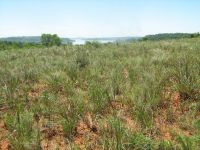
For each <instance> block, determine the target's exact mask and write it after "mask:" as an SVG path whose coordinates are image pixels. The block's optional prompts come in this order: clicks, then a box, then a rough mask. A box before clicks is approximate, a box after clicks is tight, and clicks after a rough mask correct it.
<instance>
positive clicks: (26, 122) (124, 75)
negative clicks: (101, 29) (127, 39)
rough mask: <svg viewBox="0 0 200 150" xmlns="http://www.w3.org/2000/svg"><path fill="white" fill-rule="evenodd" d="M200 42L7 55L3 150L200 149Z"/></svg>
mask: <svg viewBox="0 0 200 150" xmlns="http://www.w3.org/2000/svg"><path fill="white" fill-rule="evenodd" d="M199 48H200V39H198V38H195V39H177V40H167V41H165V40H162V41H137V42H132V43H127V44H120V43H116V44H115V43H110V44H96V45H95V44H94V43H91V44H86V45H81V46H80V45H79V46H73V45H67V46H60V47H49V48H28V49H11V50H4V51H0V149H1V148H2V147H4V148H5V149H6V148H7V149H8V147H10V149H13V150H26V149H42V150H56V149H61V150H62V149H63V150H64V149H69V150H71V149H74V150H77V149H83V150H94V149H95V150H108V149H110V150H175V149H176V150H198V149H200V144H199V143H200V134H199V133H200V77H199V75H200V59H199V58H200V53H199Z"/></svg>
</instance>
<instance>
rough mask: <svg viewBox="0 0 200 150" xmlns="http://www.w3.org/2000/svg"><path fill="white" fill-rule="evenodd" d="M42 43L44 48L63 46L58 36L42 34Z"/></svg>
mask: <svg viewBox="0 0 200 150" xmlns="http://www.w3.org/2000/svg"><path fill="white" fill-rule="evenodd" d="M41 43H42V45H44V46H47V47H50V46H54V45H56V46H60V45H61V39H60V38H59V37H58V36H57V34H53V35H51V34H42V36H41Z"/></svg>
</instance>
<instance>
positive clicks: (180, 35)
mask: <svg viewBox="0 0 200 150" xmlns="http://www.w3.org/2000/svg"><path fill="white" fill-rule="evenodd" d="M197 37H200V33H163V34H155V35H147V36H145V37H143V38H142V41H147V40H150V41H159V40H170V39H182V38H197Z"/></svg>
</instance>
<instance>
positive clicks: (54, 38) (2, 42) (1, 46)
mask: <svg viewBox="0 0 200 150" xmlns="http://www.w3.org/2000/svg"><path fill="white" fill-rule="evenodd" d="M21 39H22V37H19V39H17V38H13V40H14V41H11V40H12V38H3V39H0V50H6V49H21V48H34V47H36V48H37V47H38V48H39V47H51V46H61V45H66V44H71V40H70V39H67V38H64V40H65V41H64V43H62V39H61V38H60V37H58V35H57V34H42V35H41V37H40V39H39V40H38V41H40V42H35V41H36V40H37V37H34V41H33V42H19V41H17V40H21ZM31 39H33V38H32V37H31ZM25 40H28V39H26V38H24V39H23V41H25ZM29 41H30V40H29Z"/></svg>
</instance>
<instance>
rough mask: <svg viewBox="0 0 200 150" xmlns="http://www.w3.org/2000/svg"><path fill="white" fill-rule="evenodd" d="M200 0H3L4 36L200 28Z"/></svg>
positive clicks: (1, 21) (102, 34) (0, 3)
mask: <svg viewBox="0 0 200 150" xmlns="http://www.w3.org/2000/svg"><path fill="white" fill-rule="evenodd" d="M199 8H200V0H0V37H8V36H31V35H40V34H41V33H57V34H58V35H59V36H62V37H116V36H143V35H147V34H156V33H166V32H200V9H199Z"/></svg>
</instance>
